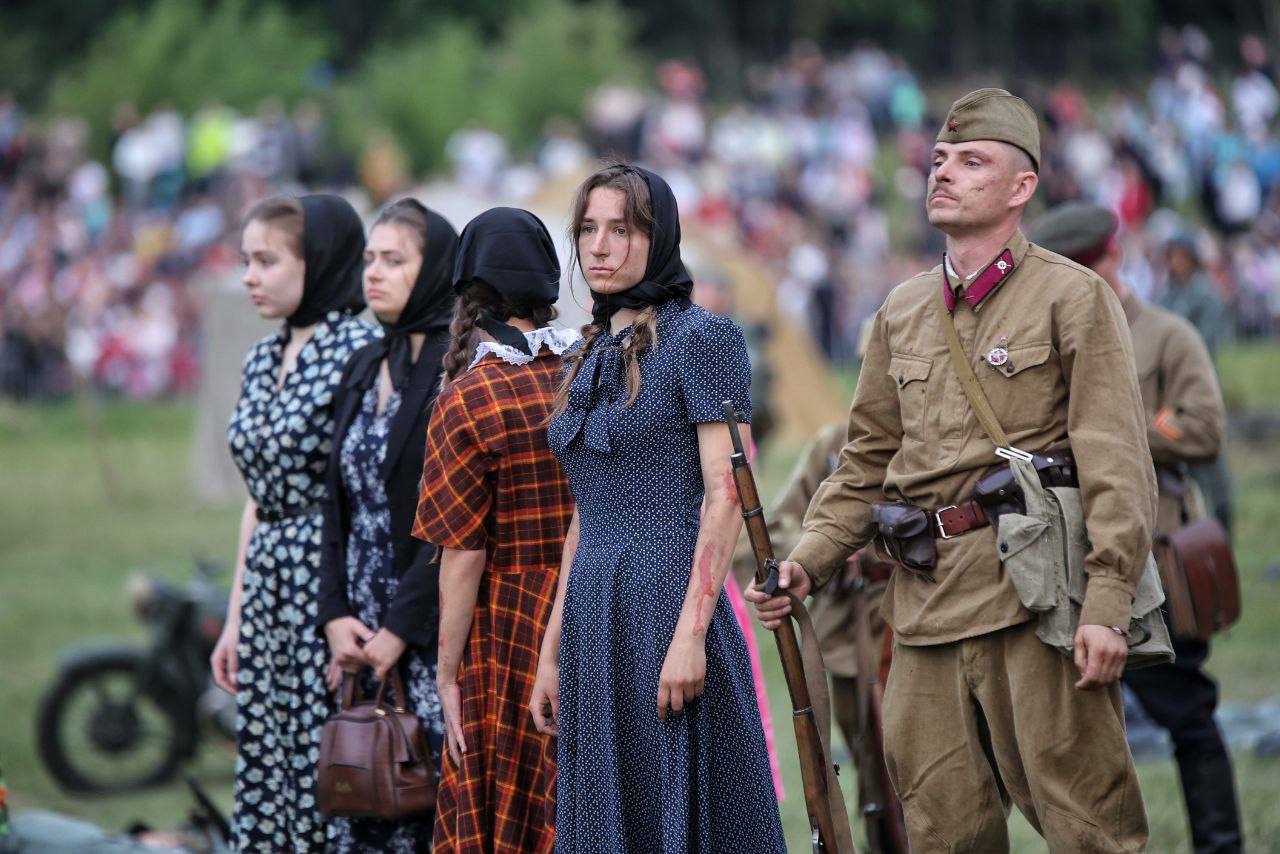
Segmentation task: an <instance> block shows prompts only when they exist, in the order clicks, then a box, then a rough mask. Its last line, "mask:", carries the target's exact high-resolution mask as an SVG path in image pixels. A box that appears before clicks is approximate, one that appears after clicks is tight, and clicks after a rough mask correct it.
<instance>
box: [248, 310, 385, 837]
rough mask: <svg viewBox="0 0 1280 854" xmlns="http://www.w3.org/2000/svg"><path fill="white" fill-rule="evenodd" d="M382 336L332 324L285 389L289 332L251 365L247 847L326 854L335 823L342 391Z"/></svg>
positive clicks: (273, 339)
mask: <svg viewBox="0 0 1280 854" xmlns="http://www.w3.org/2000/svg"><path fill="white" fill-rule="evenodd" d="M375 335H376V333H375V331H374V330H373V328H372V327H371V326H369V325H368V324H367V323H364V322H363V321H361V320H357V319H356V318H355V317H353V316H351V315H350V314H347V313H344V312H339V311H334V312H330V313H329V314H327V315H326V316H325V318H324V319H323V320H321V321H320V322H319V323H318V324H317V325H316V328H315V331H314V332H313V333H312V336H311V339H310V340H309V341H308V342H307V344H306V346H304V347H303V348H302V350H301V352H300V353H299V354H298V360H297V364H296V365H295V367H294V369H293V370H292V371H291V372H290V373H289V376H288V377H286V378H285V381H284V384H283V386H281V387H280V388H279V389H277V388H276V383H277V380H278V378H279V376H280V363H281V358H282V357H283V354H284V347H285V343H286V339H285V335H284V333H281V334H279V335H272V336H270V337H267V338H264V339H263V340H261V341H259V342H258V343H257V344H256V345H254V347H253V349H251V350H250V351H249V354H248V356H246V358H245V362H244V374H243V377H242V382H241V388H240V399H239V401H238V402H237V403H236V408H235V412H234V413H233V414H232V416H231V424H230V426H229V427H228V428H227V439H228V441H229V443H230V445H231V455H232V457H233V458H234V459H235V462H236V465H237V466H238V467H239V469H240V473H241V475H242V476H243V477H244V481H245V485H246V486H247V487H248V489H249V495H250V496H252V497H253V499H254V500H255V501H256V502H257V504H258V524H257V526H256V527H255V528H254V531H253V535H252V536H251V537H250V539H249V550H248V554H247V555H246V558H245V568H244V580H243V588H242V597H241V616H240V643H239V645H238V647H237V654H238V663H239V682H238V684H239V689H240V690H239V692H238V693H237V694H236V707H237V715H236V741H237V748H238V749H237V756H236V779H235V806H234V809H233V811H232V816H231V830H232V834H233V837H234V838H233V844H234V846H235V849H236V850H237V851H255V852H279V851H286V850H290V849H292V850H293V851H295V852H299V854H301V852H311V851H323V850H324V848H325V845H326V844H327V842H326V836H327V828H326V826H325V821H324V819H323V817H322V816H321V815H320V812H319V809H318V807H317V804H316V798H315V768H316V762H317V761H318V760H319V754H320V728H321V727H322V726H323V725H324V721H325V719H326V718H327V717H328V716H329V712H330V710H331V708H332V702H331V699H330V696H329V692H328V689H327V687H326V686H325V679H324V677H325V671H326V669H327V667H328V662H329V648H328V645H327V644H326V643H325V639H324V637H323V636H321V635H320V634H319V633H318V632H317V630H316V628H315V621H316V613H317V603H316V599H317V596H318V594H319V585H320V577H319V566H320V535H321V529H322V527H323V524H324V522H323V516H322V513H321V509H320V502H321V500H322V499H323V497H324V480H325V471H326V469H327V467H328V463H329V451H330V447H331V444H332V436H333V390H334V388H335V387H336V386H337V384H338V381H339V379H340V378H341V375H342V369H343V366H344V365H345V364H346V361H347V358H348V357H350V355H351V354H352V353H354V352H355V351H356V350H359V349H360V348H361V347H363V346H364V345H365V344H367V343H369V341H371V340H372V339H373V338H374V337H375Z"/></svg>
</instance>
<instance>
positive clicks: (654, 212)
mask: <svg viewBox="0 0 1280 854" xmlns="http://www.w3.org/2000/svg"><path fill="white" fill-rule="evenodd" d="M571 227H572V229H573V234H574V237H575V249H576V259H577V262H578V265H579V266H580V267H581V268H582V271H583V275H584V276H585V278H586V280H587V284H588V285H589V286H590V288H591V292H592V296H593V298H594V299H595V305H594V308H593V311H592V320H591V324H590V325H589V326H587V327H586V329H585V330H584V333H585V337H586V343H585V345H584V346H583V347H582V348H581V349H580V350H578V351H576V352H575V353H574V354H573V355H572V356H571V357H570V359H571V364H570V368H569V371H568V373H567V375H566V377H565V380H564V382H563V384H562V385H561V387H560V392H559V395H558V397H557V401H556V404H557V405H556V409H555V415H554V416H553V418H552V421H551V426H550V429H549V435H548V441H549V444H550V446H551V449H552V451H553V452H554V453H555V455H556V457H557V458H558V459H559V460H560V463H561V464H562V465H563V466H564V470H565V474H566V475H568V478H569V484H570V486H571V487H572V490H573V496H574V499H575V500H576V502H577V507H576V510H575V512H574V518H573V522H572V524H571V527H570V535H569V537H568V538H567V540H566V543H565V551H564V563H563V564H562V567H565V568H562V570H561V576H560V585H559V588H558V590H557V593H556V601H555V606H554V608H553V611H552V616H551V622H550V623H549V624H548V626H547V631H546V636H545V639H544V641H543V646H542V651H541V656H540V658H539V662H538V676H537V680H536V682H535V685H534V690H533V696H532V699H531V703H530V711H531V713H532V716H533V718H534V720H535V721H536V722H537V725H538V728H539V729H540V730H542V731H543V732H550V733H555V734H556V735H557V744H558V758H559V769H558V778H557V796H558V806H557V813H556V816H557V817H556V834H557V840H556V851H557V852H564V853H565V854H578V852H582V854H586V852H592V854H594V852H601V851H609V852H624V851H625V852H629V851H634V852H672V854H674V852H686V851H752V852H781V851H785V850H786V847H785V844H784V842H783V839H782V829H781V822H780V819H779V816H778V803H777V797H776V794H775V792H774V788H773V779H772V775H771V773H770V770H769V759H768V754H767V752H766V747H765V736H764V730H763V727H762V724H761V718H760V711H759V708H758V706H757V704H756V694H755V690H754V687H753V685H752V676H751V665H750V661H749V659H748V653H747V647H746V645H745V642H744V639H743V634H742V630H741V629H740V628H739V626H738V622H737V620H736V619H735V617H734V614H733V610H732V606H731V605H730V603H729V599H728V597H727V595H726V594H725V592H724V590H723V585H724V581H725V576H726V573H727V571H728V569H729V563H730V560H731V559H732V556H733V551H734V545H735V543H736V541H737V538H738V532H739V530H740V528H741V525H742V519H741V517H740V515H739V508H738V502H737V495H736V493H735V491H734V488H733V475H732V473H731V469H730V464H729V457H730V455H731V453H732V444H731V442H730V438H729V431H728V429H727V428H726V426H725V424H724V415H723V413H722V411H721V402H722V401H725V400H731V401H733V404H734V407H735V408H736V409H737V410H738V413H739V418H740V419H741V420H742V422H743V424H744V425H745V424H747V423H748V422H749V421H750V417H751V400H750V398H749V396H748V388H749V386H750V381H751V366H750V363H749V361H748V358H747V348H746V342H745V341H744V339H743V335H742V330H741V329H739V328H738V326H737V325H736V324H735V323H734V322H733V321H732V320H729V319H728V318H724V317H718V316H716V315H714V314H710V313H708V312H707V311H706V310H705V309H703V308H701V307H699V306H696V305H692V304H691V302H690V298H689V295H690V291H691V290H692V287H693V281H692V279H691V278H690V276H689V273H688V271H687V270H685V267H684V264H683V263H682V262H681V259H680V219H679V213H678V211H677V209H676V201H675V197H674V195H672V193H671V189H670V188H669V187H668V186H667V184H666V182H665V181H663V180H662V179H661V178H660V177H658V176H657V175H655V174H654V173H652V172H649V171H647V170H645V169H640V168H638V167H633V166H628V165H624V164H619V165H614V166H610V167H608V168H606V169H603V170H601V171H600V172H597V173H596V174H595V175H592V176H591V177H590V178H588V179H587V180H586V182H584V184H583V185H582V187H581V188H579V191H578V196H577V200H576V202H575V204H574V211H573V219H572V226H571ZM744 432H745V433H746V434H747V439H748V440H749V438H750V432H749V428H746V427H745V426H744Z"/></svg>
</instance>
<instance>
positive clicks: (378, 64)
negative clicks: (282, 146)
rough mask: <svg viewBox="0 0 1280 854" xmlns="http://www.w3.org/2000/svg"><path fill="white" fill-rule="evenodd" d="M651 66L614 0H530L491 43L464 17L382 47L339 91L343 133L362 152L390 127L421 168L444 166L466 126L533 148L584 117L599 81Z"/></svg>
mask: <svg viewBox="0 0 1280 854" xmlns="http://www.w3.org/2000/svg"><path fill="white" fill-rule="evenodd" d="M642 71H643V64H642V62H641V61H640V59H639V58H638V57H637V54H636V53H635V51H634V50H633V49H632V48H631V45H630V27H629V24H628V21H627V18H626V16H625V14H624V13H623V12H622V10H621V9H620V8H619V7H617V6H616V5H614V4H613V3H612V2H610V0H590V2H586V3H573V2H570V0H531V2H529V3H527V4H526V5H525V8H524V11H523V12H521V13H520V14H518V15H514V16H512V17H511V18H510V19H509V20H508V21H507V22H506V25H505V26H504V28H503V30H502V32H501V34H500V35H499V36H498V37H497V38H496V39H492V40H488V41H486V40H485V39H484V38H483V35H482V34H481V33H480V31H479V28H478V27H476V26H474V25H471V24H465V23H460V22H449V23H444V24H441V25H438V26H436V27H434V28H433V29H432V30H431V31H429V32H427V33H426V34H425V35H422V36H419V37H418V38H416V39H413V40H411V41H408V42H406V43H405V44H402V45H400V46H398V47H386V48H382V49H380V50H378V51H376V52H374V53H373V54H372V55H371V56H370V57H369V59H368V61H367V62H366V63H365V64H364V65H363V66H362V67H361V68H360V69H359V70H357V71H356V72H355V73H354V74H353V75H352V76H351V77H350V78H349V79H347V80H345V81H343V82H341V83H339V84H338V86H337V87H336V90H335V92H334V93H333V99H332V103H333V108H334V113H335V116H336V119H337V121H336V130H337V133H338V137H339V141H340V142H341V143H342V144H343V146H344V147H345V148H347V149H348V150H350V151H358V150H359V149H360V147H361V146H362V145H363V143H364V141H365V139H367V138H368V136H369V134H370V133H372V132H374V131H379V130H387V131H390V132H391V133H392V134H393V135H394V136H395V137H396V139H397V140H398V142H399V143H400V144H401V145H402V146H403V147H404V149H405V151H406V153H407V154H408V155H409V158H410V161H411V162H412V164H413V167H414V169H415V170H416V171H419V172H421V171H431V170H435V169H439V168H440V167H442V166H443V165H444V146H445V142H446V141H447V140H448V138H449V135H450V134H452V133H453V132H454V131H455V130H457V129H459V128H462V127H466V126H468V125H477V124H478V125H484V126H487V127H489V128H492V129H493V130H496V131H498V132H499V133H501V134H503V135H504V136H505V137H506V138H507V140H508V142H509V143H510V144H511V145H513V146H514V147H515V148H516V149H517V150H518V151H520V153H527V152H528V150H529V148H530V147H531V146H533V145H534V144H535V143H536V142H537V141H538V139H539V138H540V134H541V131H542V128H543V125H544V124H545V123H546V122H547V120H548V119H550V118H553V117H556V116H566V117H569V118H578V117H580V116H581V114H582V107H583V102H584V99H585V97H586V95H587V93H589V92H590V91H591V90H592V89H594V88H595V87H596V86H598V85H599V84H600V83H602V82H604V81H606V80H609V79H614V78H624V79H631V80H636V79H638V78H639V75H640V74H641V73H642Z"/></svg>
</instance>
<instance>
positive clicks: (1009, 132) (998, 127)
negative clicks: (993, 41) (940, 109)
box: [938, 89, 1040, 172]
mask: <svg viewBox="0 0 1280 854" xmlns="http://www.w3.org/2000/svg"><path fill="white" fill-rule="evenodd" d="M980 139H993V140H995V141H997V142H1007V143H1009V144H1010V145H1016V146H1017V147H1018V148H1021V149H1022V150H1023V151H1025V152H1026V153H1027V156H1029V157H1030V158H1031V164H1032V166H1034V167H1035V170H1036V171H1037V172H1039V171H1040V123H1039V122H1038V121H1037V120H1036V112H1035V110H1033V109H1031V105H1030V104H1028V103H1027V102H1026V101H1024V100H1022V99H1021V98H1019V97H1018V96H1016V95H1011V94H1009V93H1008V92H1007V91H1005V90H1004V89H977V90H975V91H973V92H970V93H969V94H968V95H965V96H964V97H963V98H961V99H960V100H958V101H956V102H955V103H954V104H952V105H951V109H950V111H948V113H947V118H946V121H944V122H943V123H942V129H941V130H940V131H938V142H952V143H955V142H976V141H977V140H980Z"/></svg>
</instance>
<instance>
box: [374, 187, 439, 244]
mask: <svg viewBox="0 0 1280 854" xmlns="http://www.w3.org/2000/svg"><path fill="white" fill-rule="evenodd" d="M387 223H394V224H396V225H403V226H405V227H406V228H408V229H409V231H411V232H413V235H414V237H415V238H416V239H417V241H418V251H419V252H422V253H424V254H425V253H426V251H427V209H426V208H424V207H423V206H422V205H421V204H420V203H418V202H417V201H415V200H413V199H400V200H398V201H395V202H392V203H391V204H389V205H387V206H386V207H385V208H383V209H382V212H381V213H379V214H378V218H377V219H375V220H374V221H373V225H371V226H369V231H370V232H372V231H373V230H374V229H375V228H377V227H378V226H380V225H386V224H387Z"/></svg>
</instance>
